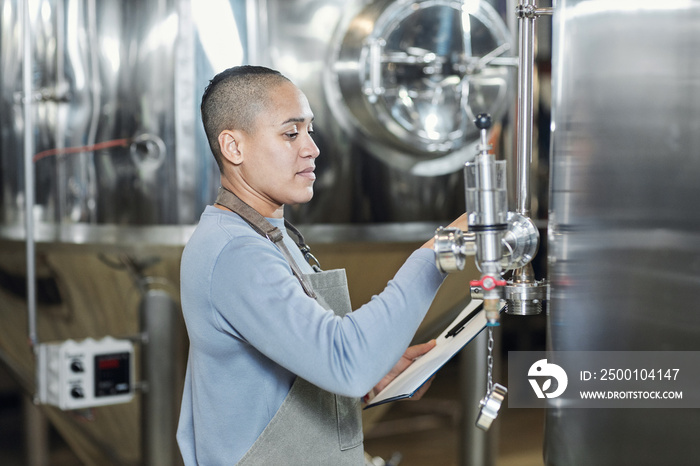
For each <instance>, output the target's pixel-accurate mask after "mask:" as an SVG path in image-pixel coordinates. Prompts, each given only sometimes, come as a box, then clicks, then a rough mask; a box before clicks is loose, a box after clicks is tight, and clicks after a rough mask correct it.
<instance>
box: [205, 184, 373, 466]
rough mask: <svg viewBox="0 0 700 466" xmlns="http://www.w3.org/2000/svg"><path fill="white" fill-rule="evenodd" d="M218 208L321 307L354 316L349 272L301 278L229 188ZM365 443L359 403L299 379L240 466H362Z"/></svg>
mask: <svg viewBox="0 0 700 466" xmlns="http://www.w3.org/2000/svg"><path fill="white" fill-rule="evenodd" d="M216 203H217V204H219V205H222V206H224V207H226V208H228V209H229V210H231V211H233V212H235V213H237V214H238V215H240V216H241V218H243V219H244V220H245V221H246V222H248V224H250V225H251V227H253V229H254V230H255V231H257V232H258V233H260V234H261V235H263V236H265V237H267V238H268V239H270V240H271V241H272V242H274V243H275V244H276V245H277V246H278V247H279V248H280V250H281V251H282V253H283V254H284V256H285V257H286V259H287V261H288V262H289V265H290V266H291V267H292V271H293V272H294V275H295V276H296V277H297V279H298V280H299V282H300V283H301V285H302V287H303V288H304V291H305V292H306V293H307V294H308V295H309V296H311V297H313V298H315V299H316V300H317V302H318V303H319V304H320V305H321V306H323V307H324V308H325V309H327V310H332V311H333V312H335V313H336V314H337V315H340V316H344V315H345V314H347V313H348V312H351V311H352V307H351V305H350V295H349V293H348V285H347V279H346V277H345V270H342V269H338V270H330V271H326V272H323V271H320V268H318V267H317V266H315V267H314V269H315V270H317V272H316V273H313V274H303V273H301V271H300V269H299V267H298V266H297V264H296V263H295V261H294V259H293V258H292V256H291V254H290V252H289V250H288V249H287V247H286V246H285V245H284V243H283V242H282V232H280V231H279V229H278V228H276V227H274V226H273V225H272V224H270V222H268V221H267V220H266V219H265V218H264V217H263V216H262V215H260V214H259V213H258V212H257V211H255V210H254V209H252V208H251V207H250V206H248V205H247V204H245V203H244V202H243V201H241V200H240V199H238V198H237V197H236V196H235V195H234V194H233V193H231V192H229V191H227V190H225V189H224V188H220V189H219V196H218V197H217V199H216ZM285 223H286V222H285ZM286 226H287V228H288V229H289V230H290V231H291V232H292V233H294V234H295V235H296V236H297V238H298V241H297V243H298V244H299V248H300V249H301V251H302V253H303V254H304V255H305V257H306V258H307V260H308V259H313V260H314V261H315V258H313V256H312V255H311V254H310V252H309V248H308V246H306V244H304V240H303V237H302V236H301V234H300V233H299V232H298V231H297V230H296V229H295V228H294V227H293V226H292V225H291V224H289V223H286ZM316 264H318V262H316ZM362 440H363V437H362V417H361V410H360V399H359V398H349V397H344V396H340V395H335V394H333V393H330V392H327V391H325V390H322V389H320V388H318V387H317V386H315V385H313V384H311V383H309V382H307V381H306V380H304V379H302V378H300V377H297V378H296V380H295V381H294V383H293V385H292V388H291V389H290V390H289V393H288V394H287V397H286V398H285V400H284V402H283V403H282V406H280V408H279V410H278V411H277V413H275V415H274V417H273V418H272V420H271V421H270V423H269V424H268V425H267V427H265V429H264V430H263V432H262V433H261V434H260V436H259V437H258V438H257V440H256V441H255V443H254V444H253V446H252V447H251V448H250V449H249V450H248V451H247V452H246V454H245V455H244V456H243V458H242V459H241V460H240V462H239V463H238V464H239V465H244V466H247V465H261V466H269V465H295V466H296V465H338V466H343V465H352V466H361V465H363V464H364V448H363V444H362Z"/></svg>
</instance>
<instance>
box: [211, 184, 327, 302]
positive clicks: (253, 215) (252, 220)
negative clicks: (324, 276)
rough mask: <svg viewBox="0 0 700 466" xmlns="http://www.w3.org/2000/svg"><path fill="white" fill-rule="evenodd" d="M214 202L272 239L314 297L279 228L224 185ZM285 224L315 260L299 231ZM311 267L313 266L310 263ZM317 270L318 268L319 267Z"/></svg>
mask: <svg viewBox="0 0 700 466" xmlns="http://www.w3.org/2000/svg"><path fill="white" fill-rule="evenodd" d="M215 203H216V204H219V205H221V206H224V207H226V208H227V209H229V210H230V211H231V212H234V213H236V214H238V215H239V216H240V217H241V218H242V219H243V220H245V221H246V223H248V225H250V226H251V227H252V228H253V230H255V231H256V232H257V233H258V234H259V235H261V236H264V237H265V238H267V239H269V240H270V241H272V242H273V243H274V244H275V245H276V246H277V247H278V248H279V249H280V251H282V254H283V255H284V257H285V259H287V262H288V263H289V265H290V266H291V267H292V272H293V273H294V276H295V277H297V280H299V283H301V286H302V287H303V288H304V292H306V294H307V295H309V296H310V297H312V298H314V299H315V298H316V293H314V290H313V288H312V286H311V284H310V283H309V282H308V280H306V278H305V277H304V274H303V273H302V272H301V270H300V269H299V266H298V265H297V263H296V262H295V261H294V258H293V257H292V254H291V253H290V252H289V249H287V246H286V245H285V244H284V241H283V237H284V236H283V235H282V232H281V231H280V229H279V228H277V227H276V226H274V225H273V224H271V223H270V222H269V221H268V220H267V219H266V218H265V217H263V216H262V215H261V214H260V213H259V212H258V211H257V210H255V209H253V208H252V207H250V206H249V205H248V204H246V203H245V202H243V201H242V200H241V199H240V198H239V197H238V196H236V195H235V194H233V193H232V192H231V191H229V190H228V189H226V188H224V187H220V188H219V193H218V195H217V196H216V201H215ZM285 226H286V227H287V228H289V229H290V230H291V231H292V232H293V233H294V234H295V235H297V238H298V239H299V241H298V242H297V244H298V245H299V248H300V249H301V251H302V253H303V254H304V256H305V258H306V259H307V260H309V258H308V256H311V257H312V258H313V260H314V261H316V258H315V257H314V256H313V255H312V254H311V252H310V251H309V247H308V246H307V245H306V244H305V243H304V238H303V236H301V233H299V231H298V230H297V229H296V228H294V226H292V224H291V223H289V222H287V221H286V220H285ZM290 227H291V228H290ZM302 246H303V248H302ZM304 248H305V249H304ZM316 264H317V265H318V261H316ZM317 265H316V267H317ZM312 267H314V266H313V265H312ZM316 267H314V270H316ZM318 270H320V268H319V269H318Z"/></svg>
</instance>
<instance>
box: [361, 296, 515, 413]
mask: <svg viewBox="0 0 700 466" xmlns="http://www.w3.org/2000/svg"><path fill="white" fill-rule="evenodd" d="M504 307H505V304H504V303H503V302H502V304H501V309H500V311H503V308H504ZM486 323H487V320H486V311H484V302H483V300H481V299H472V300H471V301H470V302H469V304H468V305H467V306H466V307H465V308H464V309H463V310H462V312H460V313H459V315H458V316H457V317H456V318H455V319H454V320H453V321H452V323H450V325H448V326H447V328H446V329H445V330H444V331H443V332H442V333H441V334H440V336H438V337H437V338H436V339H435V341H436V345H435V347H434V348H433V349H431V350H430V351H428V352H427V353H426V354H424V355H423V356H421V357H420V358H418V359H416V360H415V362H414V363H413V364H411V365H410V366H408V368H406V370H405V371H403V372H402V373H401V374H399V375H398V376H397V377H396V378H395V379H394V380H392V381H391V383H389V385H387V386H386V387H384V389H383V390H382V391H381V392H379V393H377V394H376V395H375V396H374V397H372V398H371V399H370V400H369V401H368V402H367V405H365V407H364V409H368V408H372V407H374V406H379V405H381V404H384V403H389V402H391V401H396V400H402V399H405V398H411V397H412V396H413V395H414V394H415V393H416V392H417V391H418V389H420V387H422V386H423V384H424V383H425V382H427V381H428V380H429V379H430V378H431V377H432V376H433V375H435V373H436V372H437V371H439V370H440V369H441V368H442V366H444V365H445V364H446V363H447V362H448V361H449V360H450V359H452V357H453V356H454V355H455V354H457V353H458V352H459V351H460V350H461V349H462V348H464V347H465V346H466V345H467V344H468V343H469V342H470V341H472V340H473V339H474V338H476V336H477V335H478V334H479V333H480V332H481V331H482V330H483V329H484V328H486Z"/></svg>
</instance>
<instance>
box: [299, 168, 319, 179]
mask: <svg viewBox="0 0 700 466" xmlns="http://www.w3.org/2000/svg"><path fill="white" fill-rule="evenodd" d="M315 169H316V167H309V168H306V169H304V170H302V171H300V172H298V173H297V175H299V176H302V177H304V178H308V179H310V180H315V179H316V174H315V173H314V170H315Z"/></svg>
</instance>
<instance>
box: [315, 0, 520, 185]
mask: <svg viewBox="0 0 700 466" xmlns="http://www.w3.org/2000/svg"><path fill="white" fill-rule="evenodd" d="M338 32H339V33H340V34H339V35H338V36H337V37H336V38H334V40H335V41H337V42H338V45H337V46H336V48H335V49H334V51H333V54H332V55H331V64H330V69H331V70H332V71H333V72H334V74H335V75H336V76H332V77H331V78H330V79H329V80H328V91H329V95H330V96H331V97H332V98H333V99H332V102H331V103H332V107H331V109H332V110H333V113H334V116H335V117H336V118H337V119H338V120H339V121H340V122H341V124H342V125H343V127H344V130H345V131H350V132H351V134H352V135H353V136H355V137H357V138H358V140H359V141H360V142H361V143H362V144H363V145H364V146H365V147H366V149H368V150H369V151H370V152H371V153H372V154H373V155H374V156H376V157H379V158H380V159H381V160H382V161H384V162H385V163H387V164H389V165H391V166H393V167H397V168H401V169H404V170H410V172H411V173H413V174H415V175H423V176H434V175H442V174H445V173H451V172H454V171H456V170H459V169H460V168H461V165H462V164H463V163H464V162H465V161H467V160H469V159H470V158H471V157H472V155H473V144H470V143H473V142H474V141H475V139H477V137H478V133H477V131H476V128H475V127H474V125H473V124H472V120H473V119H474V116H475V115H476V114H477V113H479V112H485V111H488V112H490V113H493V114H494V117H495V118H496V119H500V118H501V117H502V116H503V113H504V111H505V109H506V108H507V104H508V95H509V92H508V80H507V78H508V76H509V73H510V70H509V69H508V68H507V65H506V67H505V68H504V67H503V66H502V65H499V64H498V63H499V62H498V60H499V59H501V60H502V57H503V56H505V57H507V56H508V55H509V54H510V51H511V49H512V48H513V46H512V44H511V43H510V36H509V33H508V30H507V28H506V26H505V23H504V22H503V20H502V19H501V17H500V16H499V14H498V13H497V11H496V10H495V9H494V8H493V7H492V6H491V5H490V4H488V3H487V2H484V1H476V2H467V3H465V4H463V2H459V1H457V2H456V1H451V0H422V1H413V0H398V1H390V0H380V1H376V2H373V3H369V4H367V6H366V7H364V8H363V9H362V10H361V11H359V12H358V13H357V14H356V15H355V16H354V17H352V19H351V20H350V21H349V23H348V25H347V28H344V27H341V28H339V30H338ZM508 64H512V63H508Z"/></svg>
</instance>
